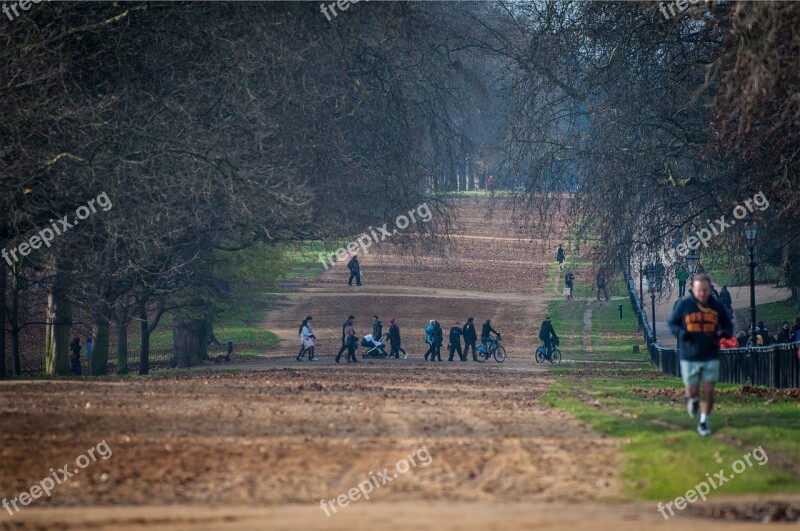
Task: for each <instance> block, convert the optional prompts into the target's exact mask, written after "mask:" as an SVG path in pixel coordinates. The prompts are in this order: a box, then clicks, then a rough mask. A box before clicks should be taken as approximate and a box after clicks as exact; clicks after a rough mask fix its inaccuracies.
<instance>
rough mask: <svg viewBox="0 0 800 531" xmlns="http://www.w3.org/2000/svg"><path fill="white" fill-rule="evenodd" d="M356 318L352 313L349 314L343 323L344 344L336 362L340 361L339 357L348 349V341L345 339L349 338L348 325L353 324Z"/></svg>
mask: <svg viewBox="0 0 800 531" xmlns="http://www.w3.org/2000/svg"><path fill="white" fill-rule="evenodd" d="M354 319H355V317H353V316H352V315H348V316H347V319H345V321H344V323H342V346H341V348H340V349H339V352H338V353H337V354H336V363H339V358H341V357H342V353H343V352H344V351H345V350H347V343H346V341H345V340H346V339H347V334H346V331H347V327H348V326H349V325H352V324H353V320H354Z"/></svg>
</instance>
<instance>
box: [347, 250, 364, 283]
mask: <svg viewBox="0 0 800 531" xmlns="http://www.w3.org/2000/svg"><path fill="white" fill-rule="evenodd" d="M347 269H349V270H350V278H348V279H347V285H348V286H352V285H353V279H356V286H360V285H361V264H359V263H358V256H355V255H353V258H351V259H350V261H349V262H347Z"/></svg>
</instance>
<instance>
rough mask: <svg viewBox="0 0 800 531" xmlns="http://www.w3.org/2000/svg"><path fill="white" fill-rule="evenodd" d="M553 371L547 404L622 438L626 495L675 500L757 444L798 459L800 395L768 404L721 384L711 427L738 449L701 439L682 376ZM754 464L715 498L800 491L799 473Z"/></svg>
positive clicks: (648, 370) (633, 370) (634, 370)
mask: <svg viewBox="0 0 800 531" xmlns="http://www.w3.org/2000/svg"><path fill="white" fill-rule="evenodd" d="M551 373H552V374H553V375H554V376H555V377H556V383H555V384H554V385H553V386H552V387H551V388H550V389H549V390H548V392H547V394H546V395H545V396H544V398H543V401H544V402H545V403H547V404H549V405H551V406H553V407H557V408H560V409H563V410H564V411H567V412H569V413H571V414H572V415H574V416H575V417H577V418H578V419H579V420H581V421H584V422H587V423H589V424H590V425H591V426H592V427H593V428H594V429H595V430H597V431H598V432H599V433H602V434H604V435H608V436H610V437H614V438H617V439H620V440H621V441H622V448H623V451H624V454H625V458H626V459H625V468H624V469H623V471H622V473H621V478H622V481H623V491H622V495H623V496H624V497H625V498H628V499H648V500H664V501H668V500H672V499H673V498H675V497H676V496H681V495H683V493H685V492H686V491H687V490H689V489H691V488H692V487H693V486H694V485H696V484H698V483H699V482H701V481H703V480H705V479H706V476H705V473H706V472H708V473H709V474H711V475H713V474H715V473H716V472H718V471H719V470H721V469H724V470H725V473H726V475H728V474H729V472H730V471H731V466H732V463H733V462H734V461H736V460H737V459H740V458H742V457H743V455H744V454H746V453H748V452H750V451H751V450H752V449H754V448H756V447H758V446H761V447H763V449H764V451H765V452H766V454H767V456H769V454H770V452H772V453H773V454H775V453H779V454H782V455H783V456H785V457H788V458H791V459H793V460H794V462H795V463H797V462H798V461H800V442H798V441H800V425H799V424H798V422H797V418H798V415H800V404H798V401H797V400H796V399H791V398H788V397H778V398H775V400H774V401H773V402H772V403H770V404H766V403H765V402H766V399H765V398H753V397H751V396H740V395H738V394H734V392H735V391H737V390H739V389H741V388H740V387H739V386H734V385H724V384H723V385H720V386H719V390H720V393H719V394H718V397H717V398H718V404H719V408H718V409H717V410H715V412H714V413H713V414H712V415H711V420H710V424H711V428H712V429H713V430H717V431H718V432H719V433H720V434H723V435H728V436H732V437H735V438H736V439H739V440H740V441H742V442H743V443H745V447H744V448H741V449H740V448H736V447H733V446H731V445H729V444H726V443H724V442H722V441H720V440H718V439H715V438H713V437H700V436H698V435H697V434H696V433H695V431H694V427H695V420H694V419H691V418H689V416H688V415H687V414H686V409H685V402H684V399H683V396H682V386H681V383H680V380H679V379H678V378H675V377H672V376H667V375H664V374H662V373H661V372H659V371H657V370H655V369H653V368H652V367H650V366H642V367H638V366H625V367H620V366H613V367H612V366H592V367H586V366H583V367H581V366H571V367H570V366H565V365H561V366H555V367H551ZM587 402H588V403H587ZM595 402H596V403H597V405H596V404H595ZM598 405H599V406H600V407H598ZM619 413H622V414H623V415H620V414H619ZM657 422H666V423H668V424H670V425H676V426H679V427H680V428H681V429H673V428H671V427H669V426H664V425H659V424H657ZM753 464H754V466H752V467H748V468H747V469H746V470H745V471H744V472H743V473H742V475H743V476H745V477H744V478H741V477H734V479H732V480H731V481H729V482H728V483H726V484H725V485H722V486H720V488H719V489H717V490H714V491H712V493H711V494H710V495H709V498H711V497H713V496H717V495H727V494H745V493H764V494H766V493H779V492H797V490H798V489H800V478H798V477H796V476H793V475H792V474H791V473H790V472H789V471H786V470H783V469H782V468H781V467H779V466H777V465H776V464H775V463H774V460H772V461H768V462H767V463H766V464H764V465H763V466H760V465H758V464H756V463H755V461H753Z"/></svg>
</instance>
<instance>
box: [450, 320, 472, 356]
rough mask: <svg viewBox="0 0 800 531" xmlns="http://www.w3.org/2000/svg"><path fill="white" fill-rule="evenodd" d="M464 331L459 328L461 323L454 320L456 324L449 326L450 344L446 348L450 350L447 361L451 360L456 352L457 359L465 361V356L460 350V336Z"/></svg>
mask: <svg viewBox="0 0 800 531" xmlns="http://www.w3.org/2000/svg"><path fill="white" fill-rule="evenodd" d="M463 333H464V331H463V330H462V329H461V323H459V322H458V321H456V324H454V325H453V326H452V328H450V344H449V345H448V346H447V349H448V350H449V351H450V357H449V358H448V359H447V361H453V355H454V354H455V353H456V352H458V359H460V360H461V361H467V357H466V356H465V355H464V354H463V353H462V352H461V336H462V335H463Z"/></svg>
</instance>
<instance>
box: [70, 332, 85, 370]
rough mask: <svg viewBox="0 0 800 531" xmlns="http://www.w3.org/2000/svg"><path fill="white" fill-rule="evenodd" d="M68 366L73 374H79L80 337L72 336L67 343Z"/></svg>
mask: <svg viewBox="0 0 800 531" xmlns="http://www.w3.org/2000/svg"><path fill="white" fill-rule="evenodd" d="M69 367H70V370H71V371H72V375H73V376H80V375H81V374H82V371H81V338H79V337H74V338H72V341H71V342H70V344H69Z"/></svg>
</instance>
